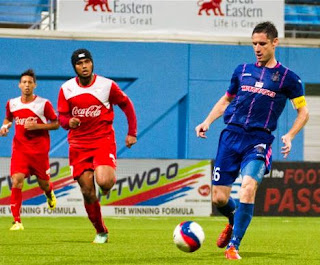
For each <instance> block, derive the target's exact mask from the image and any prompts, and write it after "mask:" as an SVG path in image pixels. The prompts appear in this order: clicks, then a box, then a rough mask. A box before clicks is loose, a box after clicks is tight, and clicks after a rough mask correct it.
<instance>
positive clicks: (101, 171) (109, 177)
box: [95, 165, 116, 195]
mask: <svg viewBox="0 0 320 265" xmlns="http://www.w3.org/2000/svg"><path fill="white" fill-rule="evenodd" d="M95 176H96V182H97V184H98V185H99V187H100V188H101V191H102V193H103V194H104V195H107V194H108V193H109V191H110V190H111V189H112V187H113V186H114V184H115V183H116V171H115V169H114V168H113V167H111V166H107V165H101V166H97V168H96V169H95Z"/></svg>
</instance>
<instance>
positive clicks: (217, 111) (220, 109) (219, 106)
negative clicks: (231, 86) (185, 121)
mask: <svg viewBox="0 0 320 265" xmlns="http://www.w3.org/2000/svg"><path fill="white" fill-rule="evenodd" d="M232 100H233V97H229V96H228V95H227V94H226V95H223V96H222V97H221V98H220V99H219V101H218V102H217V103H216V104H215V105H214V107H213V108H212V110H211V111H210V113H209V115H208V116H207V118H206V119H205V120H204V121H203V122H202V123H200V124H199V125H198V126H197V127H196V128H195V130H196V134H197V137H201V138H207V136H206V135H205V133H206V131H208V130H209V128H210V125H211V123H213V122H214V121H215V120H216V119H218V118H219V117H221V116H222V115H223V113H224V111H225V110H226V108H227V107H228V106H229V104H230V102H231V101H232Z"/></svg>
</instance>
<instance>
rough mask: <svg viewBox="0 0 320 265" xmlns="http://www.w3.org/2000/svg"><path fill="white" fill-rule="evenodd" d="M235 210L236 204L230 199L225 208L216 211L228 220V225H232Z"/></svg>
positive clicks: (218, 208)
mask: <svg viewBox="0 0 320 265" xmlns="http://www.w3.org/2000/svg"><path fill="white" fill-rule="evenodd" d="M235 209H236V204H235V202H234V200H233V199H232V198H231V197H230V198H229V201H228V202H227V204H226V205H225V206H222V207H217V210H218V211H219V212H220V213H221V214H222V215H224V216H226V217H228V218H229V224H231V225H233V222H234V211H235Z"/></svg>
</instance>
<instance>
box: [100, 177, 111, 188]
mask: <svg viewBox="0 0 320 265" xmlns="http://www.w3.org/2000/svg"><path fill="white" fill-rule="evenodd" d="M97 184H98V185H99V186H100V187H101V189H103V190H110V189H111V188H112V187H113V186H114V184H115V178H113V177H107V178H104V179H100V180H99V181H97Z"/></svg>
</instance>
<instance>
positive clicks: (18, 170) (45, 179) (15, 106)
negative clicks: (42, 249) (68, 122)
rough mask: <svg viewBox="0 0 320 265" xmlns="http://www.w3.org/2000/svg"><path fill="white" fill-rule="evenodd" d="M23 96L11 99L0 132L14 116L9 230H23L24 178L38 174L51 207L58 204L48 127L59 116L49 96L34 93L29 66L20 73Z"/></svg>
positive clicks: (52, 127) (54, 125)
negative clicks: (21, 211) (50, 157)
mask: <svg viewBox="0 0 320 265" xmlns="http://www.w3.org/2000/svg"><path fill="white" fill-rule="evenodd" d="M19 88H20V89H21V96H20V97H17V98H13V99H10V100H9V101H8V103H7V106H6V117H5V119H4V121H3V125H2V127H1V131H0V134H1V135H2V136H6V135H7V134H8V132H9V128H10V127H11V125H12V122H13V120H14V122H15V135H14V138H13V145H12V157H11V169H10V171H11V178H12V189H11V201H10V204H11V213H12V216H13V218H14V223H13V226H12V227H11V228H10V230H13V231H17V230H24V227H23V225H22V223H21V219H20V208H21V204H22V188H23V181H24V179H25V178H26V177H29V176H31V175H36V177H37V180H38V183H39V186H40V188H41V189H42V190H43V191H44V192H45V195H46V197H47V202H48V206H49V208H50V209H53V208H55V207H56V197H55V195H54V192H53V187H52V183H51V182H50V166H49V149H50V138H49V133H48V130H56V129H58V128H59V123H58V117H57V115H56V113H55V111H54V109H53V107H52V104H51V103H50V101H49V100H47V99H44V98H41V97H39V96H36V95H34V94H33V91H34V89H35V88H36V76H35V74H34V72H33V70H31V69H29V70H27V71H25V72H23V73H22V74H21V76H20V82H19Z"/></svg>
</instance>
